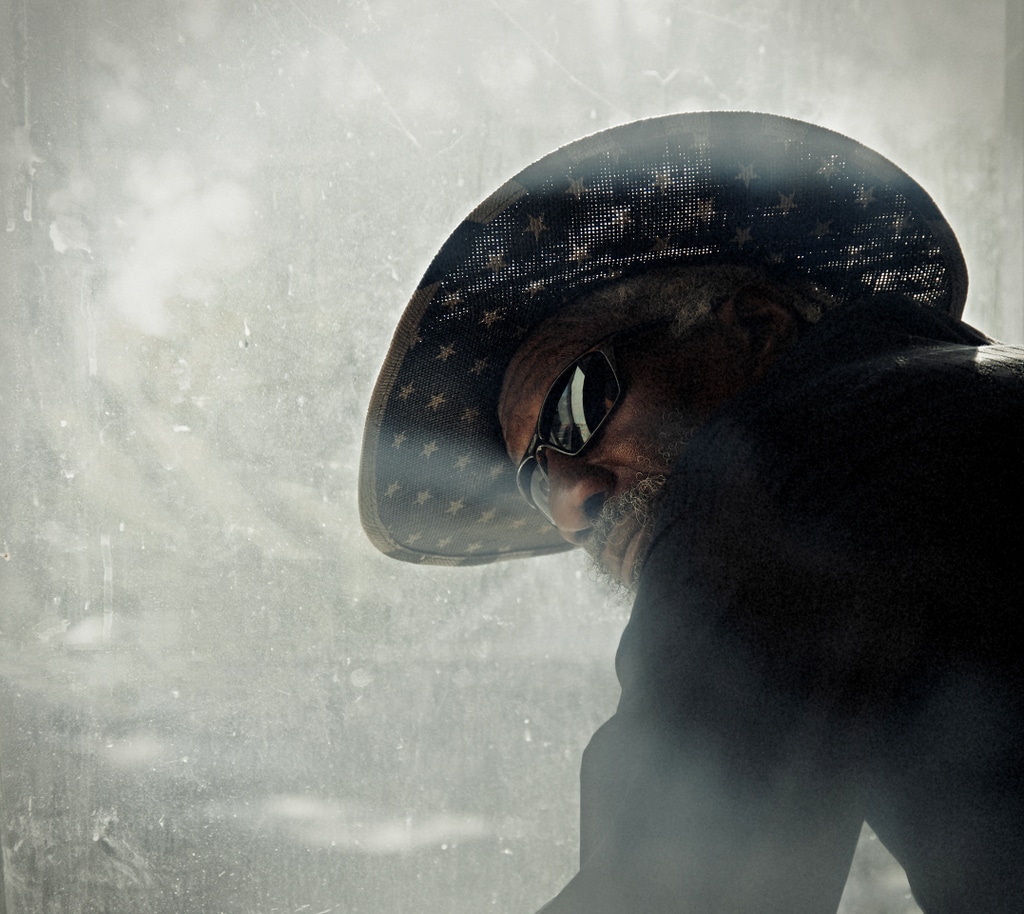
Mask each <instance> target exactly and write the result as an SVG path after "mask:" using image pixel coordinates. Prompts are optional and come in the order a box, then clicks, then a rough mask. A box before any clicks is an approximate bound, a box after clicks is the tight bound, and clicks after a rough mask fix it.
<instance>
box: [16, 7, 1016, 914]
mask: <svg viewBox="0 0 1024 914" xmlns="http://www.w3.org/2000/svg"><path fill="white" fill-rule="evenodd" d="M1022 37H1024V24H1022V6H1021V3H1020V2H1019V0H1006V2H1004V0H972V2H970V3H967V2H964V0H928V2H925V0H849V2H834V3H833V2H823V0H692V2H672V0H587V2H584V0H501V2H487V0H445V2H443V3H442V2H440V0H434V2H419V3H417V2H412V0H351V2H348V0H346V2H339V0H249V2H241V0H230V2H229V0H82V2H70V0H0V192H2V205H3V213H2V218H0V227H2V228H3V231H2V232H0V309H2V310H0V318H2V330H0V422H2V429H3V438H2V445H0V552H2V560H0V777H2V780H0V784H2V788H3V798H2V806H0V834H2V838H3V842H4V850H5V854H6V858H5V870H6V883H7V901H8V905H9V910H11V911H13V912H19V914H21V912H26V914H28V912H32V914H34V912H50V911H53V912H74V914H79V912H93V911H97V912H98V911H107V912H121V911H123V912H142V914H145V912H159V914H163V912H178V911H182V912H190V914H192V912H203V914H205V912H211V914H212V912H230V914H250V912H299V911H303V912H305V911H308V912H311V914H324V912H369V914H396V912H400V911H409V912H423V911H426V912H435V911H436V912H449V914H459V912H467V914H468V912H471V911H472V912H479V911H482V910H500V911H508V912H517V911H521V912H529V911H532V910H534V909H535V908H536V907H538V906H539V905H540V904H541V903H542V902H543V901H544V900H546V899H547V898H548V897H550V895H551V894H553V893H554V892H555V891H556V890H557V889H558V888H559V887H560V886H561V885H562V884H563V883H564V881H565V880H566V879H567V878H568V877H569V876H570V875H571V873H572V872H573V871H574V868H575V860H576V852H577V847H576V840H577V839H576V816H577V812H578V809H577V770H578V765H579V756H580V752H581V750H582V747H583V746H584V745H585V744H586V741H587V739H588V737H589V735H590V733H591V732H592V731H593V730H594V729H595V728H596V726H597V725H598V724H599V723H600V722H601V721H602V720H603V719H604V718H605V717H606V716H607V715H608V714H610V713H611V711H612V710H613V708H614V703H615V700H616V686H615V682H614V677H613V671H612V657H613V654H614V649H615V644H616V641H617V638H618V633H619V631H620V630H621V628H622V625H623V624H624V621H625V618H626V614H627V612H628V607H627V606H624V605H622V604H620V603H617V602H615V601H613V600H610V599H608V598H607V597H606V596H605V595H604V593H603V592H602V591H601V589H600V588H599V587H598V586H597V585H596V584H594V583H593V582H592V581H591V580H590V578H589V577H588V573H587V571H586V570H585V565H584V564H583V562H582V561H580V560H579V559H578V558H576V557H573V556H569V557H565V556H562V557H556V558H551V559H545V560H536V561H534V562H529V563H515V564H509V565H496V566H492V567H489V568H483V569H466V570H443V569H442V570H437V569H424V568H418V567H413V566H408V565H402V564H399V563H395V562H392V561H389V560H386V559H384V558H382V557H380V556H378V555H377V554H376V553H375V552H374V551H373V549H372V547H370V546H369V545H368V544H367V543H366V541H365V540H364V538H363V535H362V533H361V530H360V529H359V524H358V520H357V516H356V504H355V486H356V467H357V462H358V448H359V440H360V436H361V428H362V421H363V415H364V411H365V405H366V403H367V400H368V397H369V392H370V389H371V387H372V384H373V380H374V378H375V375H376V371H377V369H378V367H379V365H380V362H381V359H382V358H383V354H384V352H385V350H386V348H387V343H388V340H389V336H390V333H391V330H392V328H393V326H394V324H395V322H396V321H397V318H398V315H399V314H400V312H401V310H402V308H403V306H404V304H405V302H406V300H407V299H408V297H409V295H410V294H411V292H412V290H413V289H414V287H415V285H416V283H417V280H418V278H419V276H420V275H421V273H422V272H423V271H424V269H425V267H426V265H427V263H428V261H429V259H430V257H431V256H432V255H433V253H434V251H435V250H436V249H437V247H439V246H440V244H441V243H442V241H443V240H444V239H445V237H446V236H447V234H448V232H449V231H450V230H451V229H452V228H454V226H455V225H456V224H457V223H458V222H459V221H460V220H461V218H462V217H463V216H464V215H465V214H466V213H467V212H469V211H470V210H471V209H472V208H473V207H474V206H475V204H476V203H477V202H478V201H479V200H480V199H481V198H482V197H484V196H485V195H486V194H488V193H489V192H490V191H491V190H492V189H494V188H495V187H496V186H497V185H499V184H500V183H501V182H502V181H504V180H505V179H506V178H507V177H509V176H510V175H511V174H513V173H514V172H515V171H517V170H518V169H520V168H521V167H523V166H525V165H526V164H528V163H529V162H531V161H533V160H534V159H536V158H538V157H539V156H541V155H543V154H544V153H546V152H548V151H549V150H551V149H553V148H554V147H556V146H558V145H561V144H563V143H565V142H568V141H569V140H572V139H575V138H577V137H579V136H582V135H584V134H587V133H590V132H593V131H595V130H598V129H601V128H604V127H608V126H611V125H613V124H618V123H623V122H625V121H629V120H633V119H635V118H639V117H644V116H650V115H657V114H662V113H668V112H674V111H683V110H701V109H720V108H729V109H756V110H765V111H771V112H775V113H779V114H786V115H791V116H795V117H800V118H804V119H807V120H811V121H815V122H818V123H820V124H823V125H825V126H828V127H831V128H834V129H837V130H839V131H842V132H845V133H848V134H851V135H853V136H855V137H857V138H858V139H860V140H862V141H863V142H865V143H867V144H868V145H871V146H873V147H874V148H876V149H878V150H879V151H881V152H882V153H884V154H885V155H887V156H889V157H890V158H892V159H893V160H894V161H895V162H896V163H897V164H899V165H900V166H902V167H903V168H904V169H906V170H907V171H909V172H910V173H911V174H913V175H914V176H915V177H917V178H918V179H919V180H920V181H921V183H922V184H923V185H924V186H925V187H926V188H928V189H929V190H930V191H931V193H932V194H933V196H934V197H935V199H936V200H937V202H938V203H939V205H940V207H941V208H942V209H943V210H944V212H945V213H946V215H947V216H948V218H949V220H950V222H951V223H952V225H953V226H954V228H955V230H956V231H957V233H958V235H959V237H960V239H961V242H962V245H963V247H964V251H965V254H966V257H967V261H968V266H969V269H970V271H971V295H970V301H969V306H968V313H967V319H968V320H969V321H971V322H973V323H975V324H976V325H978V326H980V327H981V329H983V330H985V331H986V332H988V333H989V334H991V335H993V336H997V337H1000V338H1002V339H1004V340H1008V341H1014V342H1020V341H1024V307H1022V273H1021V264H1022V252H1024V242H1022V234H1021V229H1022V204H1021V184H1022V179H1024V164H1022V158H1021V149H1022V133H1024V127H1022V109H1024V99H1022V93H1024V69H1022V63H1021V41H1022ZM901 878H902V877H901V874H900V872H899V871H898V870H894V869H893V867H892V866H891V864H890V863H888V862H887V861H886V860H885V858H884V856H883V855H882V854H880V853H879V852H878V848H877V842H872V841H870V840H866V842H865V845H864V848H863V854H862V855H861V856H860V857H859V858H858V863H857V864H856V866H855V868H854V873H853V876H852V877H851V883H850V885H849V887H848V892H847V897H846V900H845V902H844V905H845V908H846V910H847V911H849V912H858V914H868V912H874V911H879V912H881V911H885V912H896V911H902V910H913V908H912V907H911V905H910V903H909V902H908V901H907V900H906V898H905V891H906V887H905V883H902V882H901V881H900V880H901Z"/></svg>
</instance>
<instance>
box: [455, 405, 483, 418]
mask: <svg viewBox="0 0 1024 914" xmlns="http://www.w3.org/2000/svg"><path fill="white" fill-rule="evenodd" d="M479 415H480V410H478V409H477V408H476V407H475V406H467V407H466V408H465V409H464V410H463V411H462V415H461V416H460V417H459V418H460V419H462V421H463V422H472V421H473V420H474V419H476V417H477V416H479Z"/></svg>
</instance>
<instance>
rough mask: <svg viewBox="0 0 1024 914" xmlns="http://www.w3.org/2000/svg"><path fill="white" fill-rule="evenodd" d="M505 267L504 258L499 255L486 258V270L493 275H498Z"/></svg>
mask: <svg viewBox="0 0 1024 914" xmlns="http://www.w3.org/2000/svg"><path fill="white" fill-rule="evenodd" d="M507 266H508V264H507V263H505V258H504V256H502V255H501V254H492V255H491V256H490V257H488V258H487V269H488V270H491V271H492V272H494V273H500V272H501V271H502V270H504V269H505V267H507Z"/></svg>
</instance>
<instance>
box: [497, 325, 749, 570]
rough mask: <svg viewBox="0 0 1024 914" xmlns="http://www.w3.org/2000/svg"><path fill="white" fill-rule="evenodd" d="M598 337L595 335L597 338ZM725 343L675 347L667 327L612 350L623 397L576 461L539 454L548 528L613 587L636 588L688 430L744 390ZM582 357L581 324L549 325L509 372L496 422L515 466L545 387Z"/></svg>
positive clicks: (709, 340) (705, 339)
mask: <svg viewBox="0 0 1024 914" xmlns="http://www.w3.org/2000/svg"><path fill="white" fill-rule="evenodd" d="M594 333H595V335H600V334H599V332H597V331H594ZM726 337H727V334H724V333H722V332H721V331H720V330H719V329H716V328H708V329H707V330H706V331H705V332H702V333H700V334H698V335H696V336H695V337H691V338H688V339H687V340H686V341H681V340H679V339H676V338H675V337H673V336H671V335H670V334H669V332H668V331H667V330H666V328H665V327H664V326H661V327H656V328H652V329H651V330H649V331H647V332H642V333H640V334H638V335H635V336H631V337H628V338H627V339H626V340H625V341H623V342H622V343H621V345H617V346H616V348H615V357H616V363H617V368H618V372H619V375H620V379H621V381H622V385H623V387H624V393H623V394H622V395H621V396H620V398H619V401H618V402H617V404H616V405H615V407H614V410H613V411H612V413H611V415H610V416H609V417H608V419H607V420H606V421H605V424H604V425H603V426H602V427H601V429H600V431H599V432H598V434H597V435H596V436H595V437H594V438H593V439H592V440H591V442H590V443H589V444H588V445H587V447H586V448H585V449H584V450H583V451H582V452H581V453H579V454H577V455H576V456H566V455H564V454H559V453H557V452H554V451H550V450H549V451H547V452H546V455H545V456H546V460H547V471H548V476H549V482H550V500H549V507H550V511H551V516H552V519H553V520H554V522H555V525H556V526H557V527H558V530H559V532H560V533H561V534H562V536H563V537H564V538H565V539H566V540H568V541H569V542H570V543H573V544H575V545H579V546H583V547H584V548H585V549H586V550H587V552H589V553H590V555H591V556H592V557H593V558H594V559H595V560H596V561H597V563H598V565H600V566H601V568H602V569H603V570H605V571H606V572H608V573H609V574H610V575H611V576H612V577H613V578H615V579H616V580H618V581H620V582H622V583H624V584H626V585H632V584H634V583H635V580H636V575H637V572H638V570H639V567H640V563H641V562H642V559H643V557H644V555H645V553H646V551H647V547H648V546H649V544H650V537H651V531H652V527H653V520H654V514H655V512H656V508H657V501H658V495H659V492H660V489H661V485H662V484H663V483H664V481H665V478H666V477H667V475H668V474H669V473H670V472H671V469H672V466H673V465H674V463H675V460H676V458H677V457H678V456H679V454H680V453H681V451H682V450H683V448H684V447H685V445H686V442H687V440H688V439H689V437H690V436H691V434H692V432H693V430H694V429H695V428H696V427H698V426H699V425H701V424H702V423H703V422H704V421H705V420H706V418H707V416H708V414H709V413H710V412H711V411H712V410H713V409H714V408H715V407H716V406H717V405H719V404H720V403H721V402H722V401H723V400H724V399H727V398H729V397H730V396H732V395H734V394H735V393H736V392H737V391H738V389H739V388H740V387H742V386H743V384H744V383H745V381H744V378H743V375H742V373H741V372H739V371H738V365H739V362H738V359H737V353H736V351H735V347H734V346H732V345H730V344H729V341H728V339H727V338H726ZM587 348H588V346H587V345H586V342H583V344H582V345H581V339H580V326H579V322H578V321H571V320H569V321H566V322H564V323H560V322H559V321H558V320H557V319H555V320H554V321H549V322H547V323H546V324H545V325H544V327H543V329H542V331H539V332H538V333H536V334H535V335H534V336H533V337H531V338H530V340H528V341H527V343H526V344H525V345H524V346H523V347H522V348H521V349H520V351H519V352H518V353H517V354H516V357H515V358H514V359H513V360H512V362H511V364H510V365H509V368H508V371H507V373H506V377H505V386H504V390H503V393H502V399H501V402H500V405H499V419H500V421H501V426H502V431H503V434H504V437H505V444H506V448H507V450H508V453H509V456H510V457H511V458H512V460H513V462H515V463H516V464H518V463H519V461H520V460H521V459H522V457H523V454H524V452H525V451H526V449H527V447H528V446H529V443H530V440H531V438H532V437H533V433H534V429H535V427H536V423H537V416H538V414H539V412H540V410H541V405H542V402H543V400H544V397H545V395H546V394H547V392H548V390H549V388H550V387H551V384H552V382H553V381H554V380H555V378H556V377H558V375H559V374H560V373H561V372H562V371H563V369H565V367H566V366H567V365H568V364H569V363H570V362H572V361H573V360H574V359H575V358H577V357H578V356H579V355H580V354H581V353H582V352H583V351H585V350H586V349H587Z"/></svg>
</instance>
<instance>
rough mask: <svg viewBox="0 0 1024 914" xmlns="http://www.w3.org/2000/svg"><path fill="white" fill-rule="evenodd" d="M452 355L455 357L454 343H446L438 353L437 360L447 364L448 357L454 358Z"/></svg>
mask: <svg viewBox="0 0 1024 914" xmlns="http://www.w3.org/2000/svg"><path fill="white" fill-rule="evenodd" d="M452 355H455V344H454V343H445V344H444V345H443V346H442V347H441V348H440V349H439V350H438V351H437V356H436V357H435V358H437V359H438V360H439V361H442V362H447V361H448V357H449V356H452Z"/></svg>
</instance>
